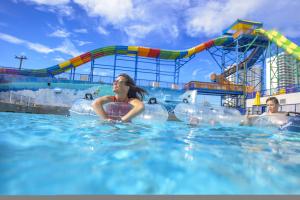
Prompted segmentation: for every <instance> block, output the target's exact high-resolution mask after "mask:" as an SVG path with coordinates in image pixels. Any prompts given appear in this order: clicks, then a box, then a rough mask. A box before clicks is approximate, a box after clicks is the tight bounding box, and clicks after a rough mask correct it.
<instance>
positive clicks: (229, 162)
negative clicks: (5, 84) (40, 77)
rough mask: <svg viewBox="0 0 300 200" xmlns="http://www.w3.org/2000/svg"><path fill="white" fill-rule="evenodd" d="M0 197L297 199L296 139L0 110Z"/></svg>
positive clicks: (249, 130)
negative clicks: (260, 196)
mask: <svg viewBox="0 0 300 200" xmlns="http://www.w3.org/2000/svg"><path fill="white" fill-rule="evenodd" d="M0 121H1V124H0V146H1V151H0V171H1V173H0V184H1V186H0V194H2V195H4V194H22V195H27V194H34V195H37V194H299V193H300V178H299V174H300V154H299V153H300V135H299V133H292V132H279V131H277V130H275V129H274V130H273V129H261V128H253V127H239V126H233V127H219V126H215V127H211V126H202V127H190V126H188V125H185V124H183V123H179V122H169V121H168V122H166V123H165V124H163V125H149V124H148V125H134V124H129V125H127V124H114V125H113V124H103V123H100V122H99V121H98V120H97V119H95V118H92V117H91V118H89V117H85V118H81V117H77V118H76V117H75V118H74V117H67V116H56V115H35V114H22V113H0Z"/></svg>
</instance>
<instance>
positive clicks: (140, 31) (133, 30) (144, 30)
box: [125, 24, 154, 44]
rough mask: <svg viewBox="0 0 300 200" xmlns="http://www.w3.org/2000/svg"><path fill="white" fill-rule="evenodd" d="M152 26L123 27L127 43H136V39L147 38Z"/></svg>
mask: <svg viewBox="0 0 300 200" xmlns="http://www.w3.org/2000/svg"><path fill="white" fill-rule="evenodd" d="M153 28H154V26H152V25H150V26H144V25H141V24H140V25H132V26H129V27H125V32H126V33H127V35H128V36H129V43H131V44H134V43H136V39H141V38H144V37H145V36H147V34H149V33H150V32H151V31H152V30H153Z"/></svg>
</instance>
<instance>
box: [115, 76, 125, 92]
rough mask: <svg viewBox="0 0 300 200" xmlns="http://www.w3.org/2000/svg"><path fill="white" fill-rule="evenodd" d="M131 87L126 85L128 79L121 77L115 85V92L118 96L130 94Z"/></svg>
mask: <svg viewBox="0 0 300 200" xmlns="http://www.w3.org/2000/svg"><path fill="white" fill-rule="evenodd" d="M128 90H129V86H127V85H126V78H125V77H123V76H119V77H118V78H117V79H116V80H115V81H114V83H113V92H114V93H117V94H121V93H123V94H124V93H126V94H127V93H128Z"/></svg>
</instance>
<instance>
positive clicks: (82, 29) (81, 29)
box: [74, 28, 88, 33]
mask: <svg viewBox="0 0 300 200" xmlns="http://www.w3.org/2000/svg"><path fill="white" fill-rule="evenodd" d="M74 32H75V33H87V32H88V31H87V30H86V29H85V28H79V29H74Z"/></svg>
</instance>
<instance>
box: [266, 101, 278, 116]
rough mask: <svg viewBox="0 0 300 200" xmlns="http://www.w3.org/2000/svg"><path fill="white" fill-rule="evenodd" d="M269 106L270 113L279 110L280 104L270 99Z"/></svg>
mask: <svg viewBox="0 0 300 200" xmlns="http://www.w3.org/2000/svg"><path fill="white" fill-rule="evenodd" d="M267 106H268V109H269V113H277V112H278V104H275V103H274V102H273V101H268V102H267Z"/></svg>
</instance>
